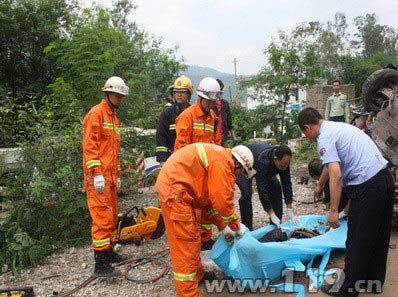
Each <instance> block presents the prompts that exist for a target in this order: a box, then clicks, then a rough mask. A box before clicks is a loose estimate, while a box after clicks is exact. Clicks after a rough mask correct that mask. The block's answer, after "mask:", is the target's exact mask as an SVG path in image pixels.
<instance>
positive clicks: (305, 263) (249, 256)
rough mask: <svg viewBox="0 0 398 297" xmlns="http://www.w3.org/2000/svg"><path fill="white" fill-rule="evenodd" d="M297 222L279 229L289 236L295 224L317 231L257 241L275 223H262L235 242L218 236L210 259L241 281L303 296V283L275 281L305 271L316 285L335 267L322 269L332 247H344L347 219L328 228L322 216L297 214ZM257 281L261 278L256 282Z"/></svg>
mask: <svg viewBox="0 0 398 297" xmlns="http://www.w3.org/2000/svg"><path fill="white" fill-rule="evenodd" d="M299 220H300V225H299V226H296V225H294V224H293V223H292V222H290V221H289V222H284V223H283V224H282V225H281V228H282V231H283V232H286V234H287V235H288V237H290V235H291V234H292V232H294V230H296V229H297V228H308V229H311V230H314V231H316V232H318V233H319V234H320V235H319V236H316V237H313V238H306V239H295V240H288V241H282V242H264V243H263V242H259V240H258V239H261V238H262V237H263V236H264V235H265V234H267V233H268V232H270V231H271V230H273V229H274V228H275V226H272V225H271V226H265V227H262V228H260V229H257V230H254V231H251V232H249V231H248V230H247V232H245V233H244V235H243V236H242V237H241V238H238V239H235V242H234V244H232V245H228V244H227V242H226V241H225V238H224V237H223V236H220V237H219V238H218V240H217V241H216V243H215V244H214V246H213V248H212V251H211V255H210V257H211V259H212V260H213V261H214V262H215V263H216V264H217V265H218V266H219V267H220V268H221V269H222V271H223V272H224V273H225V274H226V275H227V276H228V277H231V278H233V279H234V280H235V281H237V282H238V283H239V284H240V285H242V284H243V285H244V284H249V283H250V282H248V280H252V281H257V283H261V284H265V285H266V286H269V287H273V288H274V289H278V290H284V291H286V292H296V293H298V295H297V297H302V296H306V291H307V289H308V288H305V287H304V285H302V284H294V283H287V282H286V281H285V282H284V283H282V284H279V285H275V283H276V282H278V281H280V280H283V279H285V277H286V275H287V274H288V272H289V271H290V272H292V271H299V272H306V276H307V277H308V278H309V279H310V282H309V283H310V285H309V286H311V288H315V289H317V288H319V287H320V286H321V285H322V283H323V282H324V280H325V277H326V276H327V275H329V274H332V273H334V272H335V271H334V270H329V271H325V268H326V265H327V263H328V260H329V257H330V253H331V252H332V251H333V250H336V249H339V250H345V241H346V238H347V221H346V220H340V227H339V228H336V229H330V230H327V228H326V226H325V216H320V215H306V216H300V217H299ZM316 257H320V258H321V261H320V264H319V266H318V267H313V263H314V259H315V258H316ZM258 281H260V282H258Z"/></svg>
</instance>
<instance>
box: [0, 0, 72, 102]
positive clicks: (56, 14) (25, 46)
mask: <svg viewBox="0 0 398 297" xmlns="http://www.w3.org/2000/svg"><path fill="white" fill-rule="evenodd" d="M76 4H77V1H74V0H3V1H1V3H0V85H2V86H3V87H4V88H5V92H6V93H10V94H11V96H12V97H14V98H16V97H17V96H18V95H25V94H27V95H31V96H32V95H33V96H35V97H36V98H40V94H43V93H45V90H46V87H47V85H48V84H49V83H50V82H51V81H52V80H53V79H54V76H55V75H56V67H55V65H54V61H53V60H51V59H49V58H48V57H47V56H46V55H45V54H44V52H43V49H44V48H45V47H46V46H47V45H48V44H49V43H50V42H51V41H54V40H58V39H59V38H60V36H61V35H62V34H64V33H65V32H68V30H69V29H70V26H71V25H72V24H73V20H74V17H75V14H74V12H75V10H76V7H77V6H76ZM20 99H21V100H22V102H19V103H21V104H22V103H24V101H28V98H24V97H20Z"/></svg>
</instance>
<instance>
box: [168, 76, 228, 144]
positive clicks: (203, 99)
mask: <svg viewBox="0 0 398 297" xmlns="http://www.w3.org/2000/svg"><path fill="white" fill-rule="evenodd" d="M197 94H198V96H199V98H198V100H197V101H196V103H195V104H193V105H192V106H190V107H188V108H187V109H186V110H184V111H183V112H182V113H181V114H180V115H179V116H178V117H177V119H176V133H177V138H176V140H175V143H174V151H176V150H178V149H180V148H182V147H184V146H186V145H188V144H191V143H195V142H207V143H214V144H218V145H219V144H220V143H221V138H220V137H219V135H218V133H215V132H216V131H215V130H216V127H217V125H216V121H217V116H216V114H215V113H214V111H213V107H214V106H215V105H216V101H217V100H218V99H219V97H220V85H219V84H218V82H217V80H215V79H214V78H212V77H206V78H204V79H202V80H201V82H200V83H199V87H198V90H197Z"/></svg>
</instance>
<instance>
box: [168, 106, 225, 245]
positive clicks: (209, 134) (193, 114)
mask: <svg viewBox="0 0 398 297" xmlns="http://www.w3.org/2000/svg"><path fill="white" fill-rule="evenodd" d="M216 128H217V116H216V114H215V113H214V111H213V110H210V112H209V113H208V114H207V113H205V112H204V111H203V110H202V107H201V106H200V99H198V100H197V101H196V103H195V104H193V105H192V106H190V107H189V108H187V109H186V110H184V111H183V112H182V113H181V114H180V115H179V116H178V117H177V119H176V140H175V143H174V151H176V150H178V149H180V148H182V147H184V146H186V145H188V144H191V143H196V142H207V143H214V144H218V145H220V144H221V137H220V135H219V133H216ZM201 228H202V229H201V232H200V237H201V238H202V242H208V241H210V240H211V238H212V232H211V224H209V221H208V220H206V218H203V221H202V224H201Z"/></svg>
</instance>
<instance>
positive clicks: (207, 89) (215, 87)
mask: <svg viewBox="0 0 398 297" xmlns="http://www.w3.org/2000/svg"><path fill="white" fill-rule="evenodd" d="M220 91H221V90H220V85H219V83H218V81H217V80H216V79H215V78H212V77H205V78H204V79H202V80H201V81H200V83H199V87H198V89H197V91H196V93H197V94H198V96H200V97H202V98H205V99H208V100H212V101H216V100H217V99H219V97H220Z"/></svg>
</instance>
